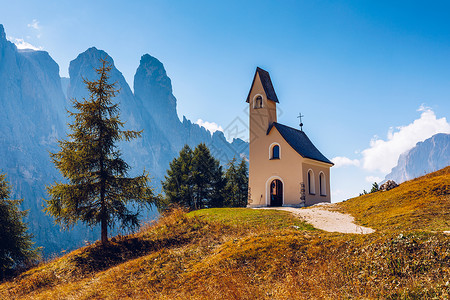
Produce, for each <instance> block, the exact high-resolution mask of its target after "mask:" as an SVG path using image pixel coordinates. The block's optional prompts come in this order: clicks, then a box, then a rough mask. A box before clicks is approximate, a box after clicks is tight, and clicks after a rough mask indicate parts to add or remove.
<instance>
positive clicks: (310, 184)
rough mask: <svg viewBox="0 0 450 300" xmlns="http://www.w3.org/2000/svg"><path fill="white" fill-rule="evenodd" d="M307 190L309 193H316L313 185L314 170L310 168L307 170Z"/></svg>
mask: <svg viewBox="0 0 450 300" xmlns="http://www.w3.org/2000/svg"><path fill="white" fill-rule="evenodd" d="M308 192H309V194H310V195H315V194H316V189H315V187H314V172H313V170H311V169H310V170H309V171H308Z"/></svg>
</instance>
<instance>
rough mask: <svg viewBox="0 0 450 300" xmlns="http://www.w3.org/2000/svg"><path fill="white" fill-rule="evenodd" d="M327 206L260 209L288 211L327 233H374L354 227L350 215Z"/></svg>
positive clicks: (366, 228) (362, 227) (370, 230)
mask: <svg viewBox="0 0 450 300" xmlns="http://www.w3.org/2000/svg"><path fill="white" fill-rule="evenodd" d="M329 205H330V204H329ZM329 205H318V206H313V207H309V208H294V207H264V208H262V209H278V210H284V211H289V212H291V213H293V214H295V215H296V216H298V217H299V218H301V219H303V220H305V222H307V223H309V224H311V225H313V226H314V227H316V228H318V229H322V230H325V231H329V232H342V233H357V234H368V233H372V232H374V231H375V230H373V229H372V228H368V227H364V226H359V225H356V224H355V223H354V218H353V217H352V216H351V215H348V214H343V213H339V212H336V211H331V210H330V207H329ZM331 205H332V204H331Z"/></svg>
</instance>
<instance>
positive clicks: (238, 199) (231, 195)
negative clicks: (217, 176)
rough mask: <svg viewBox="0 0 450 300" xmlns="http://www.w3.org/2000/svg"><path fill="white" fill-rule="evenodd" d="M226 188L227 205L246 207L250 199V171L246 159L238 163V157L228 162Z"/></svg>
mask: <svg viewBox="0 0 450 300" xmlns="http://www.w3.org/2000/svg"><path fill="white" fill-rule="evenodd" d="M225 179H226V185H225V189H224V198H225V206H227V207H246V206H247V200H248V171H247V164H246V162H245V160H244V159H242V161H241V162H240V163H239V165H236V158H233V159H232V160H231V161H230V162H229V163H228V169H227V171H226V173H225Z"/></svg>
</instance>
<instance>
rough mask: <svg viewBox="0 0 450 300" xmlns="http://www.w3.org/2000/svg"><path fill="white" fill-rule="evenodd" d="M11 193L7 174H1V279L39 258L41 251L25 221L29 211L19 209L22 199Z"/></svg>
mask: <svg viewBox="0 0 450 300" xmlns="http://www.w3.org/2000/svg"><path fill="white" fill-rule="evenodd" d="M10 194H11V186H10V185H9V183H8V182H7V181H6V175H5V174H0V281H1V280H2V279H3V278H4V277H5V276H6V275H7V274H8V273H9V272H11V271H13V269H14V268H15V267H18V266H20V265H21V264H26V263H27V262H32V261H35V260H37V259H38V258H39V251H40V250H39V249H36V248H34V247H33V245H34V243H33V241H32V237H33V236H32V235H31V234H30V233H28V226H27V224H26V223H25V222H24V221H23V218H24V217H25V216H26V215H27V211H21V210H20V209H19V205H20V203H21V202H22V200H12V199H10Z"/></svg>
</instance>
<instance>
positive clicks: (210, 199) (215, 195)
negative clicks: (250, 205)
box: [192, 143, 225, 209]
mask: <svg viewBox="0 0 450 300" xmlns="http://www.w3.org/2000/svg"><path fill="white" fill-rule="evenodd" d="M192 179H193V181H192V184H193V189H192V190H193V193H194V209H202V208H205V207H221V206H223V194H222V191H223V188H224V186H225V181H224V179H223V172H222V166H221V165H220V162H219V161H218V160H217V159H215V158H214V157H213V156H212V155H211V152H210V151H209V149H208V147H206V145H205V144H204V143H201V144H199V145H198V146H197V147H196V148H195V150H194V153H193V157H192Z"/></svg>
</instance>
